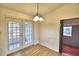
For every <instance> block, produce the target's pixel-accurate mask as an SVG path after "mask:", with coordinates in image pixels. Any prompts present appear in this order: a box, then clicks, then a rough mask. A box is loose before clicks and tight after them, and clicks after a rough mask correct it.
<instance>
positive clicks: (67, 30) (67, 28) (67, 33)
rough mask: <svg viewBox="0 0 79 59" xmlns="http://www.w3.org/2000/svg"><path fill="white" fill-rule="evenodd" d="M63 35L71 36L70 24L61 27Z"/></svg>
mask: <svg viewBox="0 0 79 59" xmlns="http://www.w3.org/2000/svg"><path fill="white" fill-rule="evenodd" d="M63 36H72V26H65V27H63Z"/></svg>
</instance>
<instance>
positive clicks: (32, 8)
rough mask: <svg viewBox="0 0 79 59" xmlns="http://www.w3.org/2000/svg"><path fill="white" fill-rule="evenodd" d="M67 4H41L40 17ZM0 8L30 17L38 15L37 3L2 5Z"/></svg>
mask: <svg viewBox="0 0 79 59" xmlns="http://www.w3.org/2000/svg"><path fill="white" fill-rule="evenodd" d="M64 5H65V3H39V15H41V16H44V15H46V14H48V13H50V12H53V11H55V10H56V9H58V8H60V7H62V6H64ZM0 7H2V8H7V9H10V10H13V11H17V12H21V13H24V14H29V15H32V16H34V15H36V12H37V9H36V8H37V4H36V3H2V4H0Z"/></svg>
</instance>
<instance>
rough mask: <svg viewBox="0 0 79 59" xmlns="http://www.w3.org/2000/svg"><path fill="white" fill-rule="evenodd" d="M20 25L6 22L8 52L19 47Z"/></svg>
mask: <svg viewBox="0 0 79 59" xmlns="http://www.w3.org/2000/svg"><path fill="white" fill-rule="evenodd" d="M19 29H20V25H19V23H18V22H15V21H10V22H8V35H9V43H8V45H9V50H14V49H17V48H19V47H20V30H19Z"/></svg>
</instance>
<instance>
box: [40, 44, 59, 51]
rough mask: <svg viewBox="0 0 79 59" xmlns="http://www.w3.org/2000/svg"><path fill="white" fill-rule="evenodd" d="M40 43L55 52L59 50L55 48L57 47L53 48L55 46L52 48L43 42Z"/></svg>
mask: <svg viewBox="0 0 79 59" xmlns="http://www.w3.org/2000/svg"><path fill="white" fill-rule="evenodd" d="M40 45H42V46H45V47H47V48H49V49H51V50H54V51H56V52H59V50H57V49H55V48H52V47H49V46H47V45H45V44H43V43H40Z"/></svg>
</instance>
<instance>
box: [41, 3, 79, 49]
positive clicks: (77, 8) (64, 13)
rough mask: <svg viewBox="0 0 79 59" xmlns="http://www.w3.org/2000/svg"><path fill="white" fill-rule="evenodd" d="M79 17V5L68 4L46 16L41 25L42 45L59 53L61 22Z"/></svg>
mask: <svg viewBox="0 0 79 59" xmlns="http://www.w3.org/2000/svg"><path fill="white" fill-rule="evenodd" d="M75 17H79V4H67V5H65V6H63V7H61V8H59V9H57V10H55V11H54V12H50V13H49V14H47V15H45V16H44V20H45V21H44V22H43V23H42V24H40V25H41V26H40V27H41V28H40V32H41V33H40V35H41V38H40V40H41V41H40V43H41V44H42V45H44V46H47V47H49V48H50V49H53V50H55V51H59V33H60V20H62V19H68V18H75Z"/></svg>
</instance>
